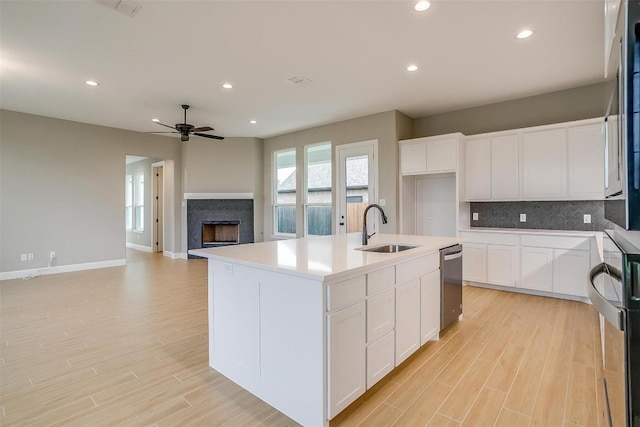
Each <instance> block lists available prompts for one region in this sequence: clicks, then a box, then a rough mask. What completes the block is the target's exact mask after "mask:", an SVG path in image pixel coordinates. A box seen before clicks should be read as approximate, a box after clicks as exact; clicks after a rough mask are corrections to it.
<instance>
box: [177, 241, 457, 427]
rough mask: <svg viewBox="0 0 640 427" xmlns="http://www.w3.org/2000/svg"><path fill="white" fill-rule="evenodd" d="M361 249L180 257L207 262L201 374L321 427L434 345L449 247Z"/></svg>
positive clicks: (285, 245) (332, 244)
mask: <svg viewBox="0 0 640 427" xmlns="http://www.w3.org/2000/svg"><path fill="white" fill-rule="evenodd" d="M360 238H361V236H360V234H357V233H354V234H347V235H341V236H318V237H306V238H302V239H294V240H282V241H275V242H265V243H255V244H248V245H237V246H226V247H220V248H208V249H197V250H191V251H189V253H190V254H192V255H198V256H202V257H206V258H209V270H208V271H209V278H208V279H209V301H208V308H209V313H208V314H209V365H210V366H211V367H212V368H214V369H216V370H217V371H219V372H220V373H222V374H223V375H225V376H226V377H228V378H229V379H231V380H232V381H234V382H235V383H237V384H238V385H240V386H241V387H243V388H245V389H246V390H248V391H250V392H251V393H253V394H254V395H256V396H258V397H259V398H261V399H262V400H264V401H265V402H267V403H269V404H270V405H272V406H273V407H275V408H276V409H278V410H279V411H281V412H283V413H284V414H286V415H288V416H289V417H291V418H292V419H294V420H295V421H297V422H298V423H300V424H302V425H305V426H328V425H329V420H330V419H331V418H333V417H335V416H336V415H337V414H338V413H339V412H340V411H342V410H343V409H345V408H346V407H347V406H348V405H349V404H351V403H352V402H353V401H354V400H355V399H357V398H358V397H359V396H361V395H362V394H363V393H364V392H365V391H366V390H367V389H368V388H370V387H371V386H372V385H373V384H375V383H376V382H377V381H379V380H380V379H382V378H383V377H384V376H385V375H387V374H388V373H389V372H390V371H391V370H392V369H393V368H394V367H395V366H397V364H398V363H400V361H401V360H404V359H405V358H406V357H408V356H409V355H410V354H411V353H412V352H414V351H415V350H417V349H418V348H419V347H420V345H421V344H423V343H424V342H425V341H426V340H433V339H438V335H439V334H438V332H439V327H438V326H439V325H438V324H437V321H436V319H439V317H440V294H439V291H440V289H439V280H437V278H439V254H438V251H439V249H441V248H443V247H446V246H450V245H452V244H455V243H458V240H457V239H455V238H450V237H428V236H408V235H384V234H383V235H376V236H374V237H373V238H372V239H371V240H370V242H369V246H370V247H372V246H376V245H378V244H383V243H404V244H411V245H417V247H416V248H413V249H410V250H407V251H403V252H399V253H391V254H384V253H373V252H365V251H361V250H357V249H356V248H360V247H362V245H361V242H360ZM409 289H410V290H409ZM407 290H409V291H408V292H407V293H405V291H407ZM409 306H410V307H409ZM405 307H408V308H410V309H409V310H407V311H405ZM398 343H400V344H401V345H400V347H399V346H398Z"/></svg>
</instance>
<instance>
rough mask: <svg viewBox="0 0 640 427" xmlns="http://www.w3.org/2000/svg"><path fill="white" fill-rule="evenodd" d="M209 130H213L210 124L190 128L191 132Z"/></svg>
mask: <svg viewBox="0 0 640 427" xmlns="http://www.w3.org/2000/svg"><path fill="white" fill-rule="evenodd" d="M210 130H214V129H213V128H212V127H210V126H203V127H201V128H193V129H191V132H207V131H210Z"/></svg>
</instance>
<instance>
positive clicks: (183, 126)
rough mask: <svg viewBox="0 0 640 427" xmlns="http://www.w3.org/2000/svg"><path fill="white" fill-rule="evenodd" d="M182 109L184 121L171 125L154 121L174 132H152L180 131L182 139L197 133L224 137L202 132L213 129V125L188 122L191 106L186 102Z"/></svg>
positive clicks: (206, 136)
mask: <svg viewBox="0 0 640 427" xmlns="http://www.w3.org/2000/svg"><path fill="white" fill-rule="evenodd" d="M182 109H183V110H184V123H176V125H175V126H169V125H165V124H164V123H160V122H156V121H154V123H157V124H159V125H161V126H164V127H168V128H169V129H175V130H174V131H173V132H151V133H179V134H180V140H181V141H188V140H189V135H196V136H200V137H203V138H211V139H224V137H223V136H218V135H210V134H208V133H202V132H208V131H211V130H213V128H212V127H211V126H202V127H198V128H197V127H195V126H194V125H190V124H189V123H187V110H188V109H189V106H188V105H186V104H182Z"/></svg>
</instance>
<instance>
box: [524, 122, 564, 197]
mask: <svg viewBox="0 0 640 427" xmlns="http://www.w3.org/2000/svg"><path fill="white" fill-rule="evenodd" d="M521 152H522V196H523V198H524V199H530V200H534V199H559V198H563V197H564V196H565V195H566V191H567V184H566V163H567V160H566V131H565V130H564V129H551V130H543V131H527V132H524V133H523V135H522V148H521Z"/></svg>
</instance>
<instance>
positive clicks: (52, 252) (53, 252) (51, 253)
mask: <svg viewBox="0 0 640 427" xmlns="http://www.w3.org/2000/svg"><path fill="white" fill-rule="evenodd" d="M55 257H56V252H55V251H51V252H49V259H54V258H55Z"/></svg>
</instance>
